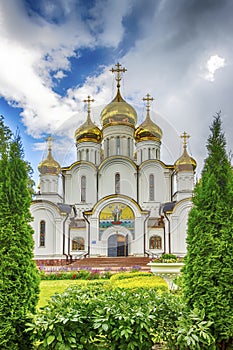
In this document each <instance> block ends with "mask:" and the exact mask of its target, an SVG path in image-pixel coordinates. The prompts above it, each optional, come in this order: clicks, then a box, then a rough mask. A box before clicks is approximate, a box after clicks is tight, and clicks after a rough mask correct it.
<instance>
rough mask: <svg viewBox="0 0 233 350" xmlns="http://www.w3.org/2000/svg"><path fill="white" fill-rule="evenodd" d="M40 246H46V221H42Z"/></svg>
mask: <svg viewBox="0 0 233 350" xmlns="http://www.w3.org/2000/svg"><path fill="white" fill-rule="evenodd" d="M40 247H45V221H44V220H42V221H41V222H40Z"/></svg>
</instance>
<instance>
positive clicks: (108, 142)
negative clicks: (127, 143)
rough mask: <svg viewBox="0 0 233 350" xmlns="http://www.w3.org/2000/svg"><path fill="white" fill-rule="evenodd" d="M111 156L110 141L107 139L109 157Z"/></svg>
mask: <svg viewBox="0 0 233 350" xmlns="http://www.w3.org/2000/svg"><path fill="white" fill-rule="evenodd" d="M109 156H110V141H109V139H107V157H109Z"/></svg>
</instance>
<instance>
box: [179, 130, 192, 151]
mask: <svg viewBox="0 0 233 350" xmlns="http://www.w3.org/2000/svg"><path fill="white" fill-rule="evenodd" d="M180 138H181V139H183V145H184V148H186V147H187V143H188V139H189V138H190V135H188V134H187V133H186V132H185V131H184V132H183V134H182V135H181V136H180Z"/></svg>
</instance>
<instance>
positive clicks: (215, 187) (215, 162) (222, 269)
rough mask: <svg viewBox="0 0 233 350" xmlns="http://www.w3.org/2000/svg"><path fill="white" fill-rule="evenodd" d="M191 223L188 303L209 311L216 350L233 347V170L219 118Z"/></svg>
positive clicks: (186, 276)
mask: <svg viewBox="0 0 233 350" xmlns="http://www.w3.org/2000/svg"><path fill="white" fill-rule="evenodd" d="M210 131H211V133H210V136H209V138H208V141H207V150H208V156H207V158H206V160H205V164H204V168H203V171H202V176H201V180H200V181H199V183H198V184H197V185H196V187H195V190H194V196H193V208H192V209H191V211H190V215H189V220H188V236H187V256H186V259H185V267H184V299H185V302H186V303H187V306H188V308H189V309H190V310H192V309H194V308H197V309H199V310H204V311H205V317H206V320H209V321H211V322H212V326H211V330H212V334H213V336H214V337H215V339H216V348H217V349H231V348H232V347H231V346H232V345H231V344H232V343H233V309H232V307H233V171H232V168H231V164H230V160H229V157H228V156H227V152H226V140H225V136H224V133H223V132H222V126H221V116H220V113H218V114H217V115H216V116H215V117H214V120H213V123H212V125H211V127H210Z"/></svg>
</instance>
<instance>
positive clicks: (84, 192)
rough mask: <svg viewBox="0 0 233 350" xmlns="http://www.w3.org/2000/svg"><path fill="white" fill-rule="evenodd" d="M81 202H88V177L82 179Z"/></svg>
mask: <svg viewBox="0 0 233 350" xmlns="http://www.w3.org/2000/svg"><path fill="white" fill-rule="evenodd" d="M81 202H86V176H82V177H81Z"/></svg>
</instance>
